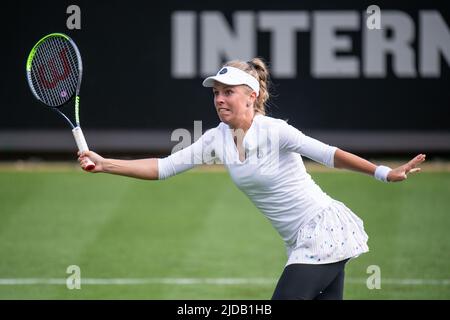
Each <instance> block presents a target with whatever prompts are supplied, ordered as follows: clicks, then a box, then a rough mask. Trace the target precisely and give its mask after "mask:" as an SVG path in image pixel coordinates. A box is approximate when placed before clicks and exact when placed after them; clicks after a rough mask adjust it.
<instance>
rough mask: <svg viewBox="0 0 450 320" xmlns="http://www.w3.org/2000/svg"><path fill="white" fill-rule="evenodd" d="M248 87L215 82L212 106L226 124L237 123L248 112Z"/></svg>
mask: <svg viewBox="0 0 450 320" xmlns="http://www.w3.org/2000/svg"><path fill="white" fill-rule="evenodd" d="M249 91H250V90H249V89H248V88H247V86H245V85H238V86H229V85H225V84H222V83H218V82H216V83H215V85H214V88H213V93H214V106H215V107H216V111H217V115H218V116H219V118H220V120H221V121H222V122H224V123H226V124H228V125H232V124H233V123H239V122H240V119H241V118H242V117H245V116H246V113H248V112H249V108H247V104H248V103H249V101H250V99H251V98H250V95H249Z"/></svg>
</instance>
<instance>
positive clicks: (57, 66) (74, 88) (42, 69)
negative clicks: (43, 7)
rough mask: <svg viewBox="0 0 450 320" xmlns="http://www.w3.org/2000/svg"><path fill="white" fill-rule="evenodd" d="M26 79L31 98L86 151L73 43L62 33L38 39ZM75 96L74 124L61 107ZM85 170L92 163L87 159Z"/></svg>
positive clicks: (79, 66)
mask: <svg viewBox="0 0 450 320" xmlns="http://www.w3.org/2000/svg"><path fill="white" fill-rule="evenodd" d="M26 71H27V80H28V84H29V86H30V89H31V91H32V92H33V95H34V96H35V97H36V99H38V100H39V101H40V102H42V103H43V104H45V105H46V106H48V107H50V108H51V109H52V110H54V111H56V112H57V113H58V114H60V115H61V116H62V117H63V118H64V119H65V120H66V121H67V122H68V123H69V125H70V127H71V128H72V133H73V136H74V138H75V142H76V144H77V147H78V150H79V151H80V152H84V151H88V150H89V148H88V145H87V143H86V139H85V138H84V135H83V131H82V130H81V127H80V116H79V110H80V86H81V76H82V73H83V64H82V62H81V55H80V51H79V50H78V48H77V46H76V44H75V42H73V40H72V39H71V38H69V37H68V36H67V35H65V34H62V33H51V34H49V35H46V36H45V37H43V38H42V39H40V40H39V41H38V42H37V43H36V44H35V45H34V47H33V48H32V49H31V52H30V54H29V55H28V59H27V65H26ZM73 97H75V124H74V123H73V122H72V121H70V119H69V118H68V117H67V116H66V115H65V114H64V113H63V112H62V111H61V110H60V108H61V107H62V106H63V105H65V104H66V103H68V102H69V101H71V100H72V99H73ZM87 160H88V162H87V164H86V166H85V167H84V169H85V170H92V169H93V168H94V167H95V164H94V163H93V162H92V161H91V160H90V159H87Z"/></svg>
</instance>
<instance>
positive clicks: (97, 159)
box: [77, 151, 105, 173]
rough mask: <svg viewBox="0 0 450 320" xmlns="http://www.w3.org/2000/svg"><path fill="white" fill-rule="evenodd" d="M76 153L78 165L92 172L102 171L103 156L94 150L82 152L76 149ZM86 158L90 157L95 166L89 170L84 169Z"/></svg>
mask: <svg viewBox="0 0 450 320" xmlns="http://www.w3.org/2000/svg"><path fill="white" fill-rule="evenodd" d="M77 154H78V162H79V163H80V166H81V168H82V169H83V170H84V171H87V172H92V173H96V172H103V163H104V161H105V158H103V157H102V156H100V155H99V154H97V153H95V152H94V151H84V152H79V151H78V153H77ZM88 159H90V160H91V161H92V162H94V164H95V167H94V168H93V169H91V170H87V169H86V165H87V162H88Z"/></svg>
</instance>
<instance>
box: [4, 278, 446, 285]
mask: <svg viewBox="0 0 450 320" xmlns="http://www.w3.org/2000/svg"><path fill="white" fill-rule="evenodd" d="M66 281H67V280H66V279H64V278H11V279H7V278H0V285H1V286H8V285H11V286H20V285H65V284H66ZM276 281H277V279H270V278H83V277H81V285H146V284H147V285H148V284H162V285H245V284H247V285H274V284H275V283H276ZM345 281H346V282H347V283H354V284H365V283H366V279H364V278H348V279H346V280H345ZM381 284H382V285H383V284H387V285H402V286H421V285H433V286H448V285H450V279H390V278H386V279H383V278H381Z"/></svg>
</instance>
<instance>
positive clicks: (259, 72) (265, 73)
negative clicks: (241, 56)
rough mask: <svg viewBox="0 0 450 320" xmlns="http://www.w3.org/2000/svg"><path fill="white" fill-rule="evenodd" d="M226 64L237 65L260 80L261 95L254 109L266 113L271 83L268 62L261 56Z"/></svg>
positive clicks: (236, 66) (229, 65)
mask: <svg viewBox="0 0 450 320" xmlns="http://www.w3.org/2000/svg"><path fill="white" fill-rule="evenodd" d="M224 66H228V67H235V68H238V69H240V70H242V71H245V72H247V73H248V74H250V75H252V76H253V77H255V78H256V80H258V82H259V95H258V97H257V98H256V101H255V105H254V109H255V112H256V113H259V114H262V115H265V114H266V103H267V101H268V100H269V98H270V95H269V85H270V74H269V69H268V68H267V65H266V63H265V62H264V61H263V59H261V58H253V59H252V60H250V61H241V60H233V61H229V62H227V63H226V64H225V65H224Z"/></svg>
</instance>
